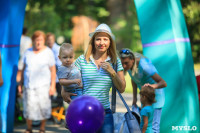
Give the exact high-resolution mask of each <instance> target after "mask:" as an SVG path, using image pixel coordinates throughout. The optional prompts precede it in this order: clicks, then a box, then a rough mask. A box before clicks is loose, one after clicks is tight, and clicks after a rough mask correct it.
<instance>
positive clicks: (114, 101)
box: [111, 63, 117, 113]
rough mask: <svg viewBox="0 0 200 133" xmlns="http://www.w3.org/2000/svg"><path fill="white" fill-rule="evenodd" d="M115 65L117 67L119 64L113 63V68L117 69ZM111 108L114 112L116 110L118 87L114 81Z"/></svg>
mask: <svg viewBox="0 0 200 133" xmlns="http://www.w3.org/2000/svg"><path fill="white" fill-rule="evenodd" d="M115 67H117V65H115V64H114V63H113V68H114V70H115V71H116V68H115ZM111 110H112V113H115V112H116V88H115V86H114V84H113V83H112V97H111Z"/></svg>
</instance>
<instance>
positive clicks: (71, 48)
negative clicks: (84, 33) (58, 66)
mask: <svg viewBox="0 0 200 133" xmlns="http://www.w3.org/2000/svg"><path fill="white" fill-rule="evenodd" d="M66 49H67V50H72V51H73V52H74V49H73V46H72V45H71V44H70V43H63V44H62V45H61V46H60V51H59V56H60V55H61V53H62V51H63V50H66Z"/></svg>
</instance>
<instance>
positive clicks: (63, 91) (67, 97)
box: [61, 88, 77, 104]
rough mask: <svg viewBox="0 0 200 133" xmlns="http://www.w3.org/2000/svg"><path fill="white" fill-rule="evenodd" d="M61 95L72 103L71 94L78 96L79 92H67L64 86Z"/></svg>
mask: <svg viewBox="0 0 200 133" xmlns="http://www.w3.org/2000/svg"><path fill="white" fill-rule="evenodd" d="M61 96H62V98H63V100H64V101H65V102H67V103H68V104H70V103H71V101H72V99H71V98H70V97H71V96H77V94H74V93H70V92H66V91H65V90H64V88H62V91H61Z"/></svg>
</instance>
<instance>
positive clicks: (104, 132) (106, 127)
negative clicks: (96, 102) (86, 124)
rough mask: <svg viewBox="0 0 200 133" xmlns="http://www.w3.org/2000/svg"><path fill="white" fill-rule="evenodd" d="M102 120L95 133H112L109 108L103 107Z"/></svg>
mask: <svg viewBox="0 0 200 133" xmlns="http://www.w3.org/2000/svg"><path fill="white" fill-rule="evenodd" d="M105 113H106V114H105V116H104V122H103V125H102V127H101V128H100V129H99V131H98V132H97V133H113V132H114V120H113V114H112V111H111V109H105Z"/></svg>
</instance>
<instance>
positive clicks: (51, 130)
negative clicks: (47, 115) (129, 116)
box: [14, 93, 140, 133]
mask: <svg viewBox="0 0 200 133" xmlns="http://www.w3.org/2000/svg"><path fill="white" fill-rule="evenodd" d="M122 95H123V97H124V99H125V101H126V102H127V104H128V105H129V107H130V108H131V103H132V94H129V93H124V94H122ZM138 99H139V98H138ZM137 104H138V105H140V103H139V102H138V103H137ZM116 112H126V108H125V107H124V105H123V103H122V101H121V100H120V98H119V96H118V95H117V106H116ZM25 129H26V125H25V124H22V125H18V126H15V127H14V133H23V132H24V131H25ZM33 129H34V130H33V133H38V131H39V127H34V128H33ZM46 132H47V133H70V132H69V131H68V130H66V129H65V127H64V125H62V124H61V125H58V124H54V122H53V121H50V120H48V121H47V124H46Z"/></svg>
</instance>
